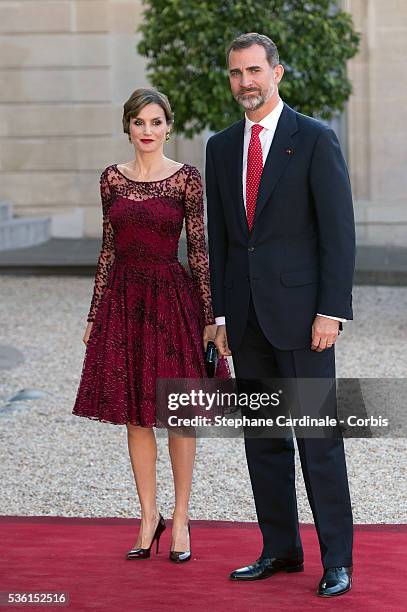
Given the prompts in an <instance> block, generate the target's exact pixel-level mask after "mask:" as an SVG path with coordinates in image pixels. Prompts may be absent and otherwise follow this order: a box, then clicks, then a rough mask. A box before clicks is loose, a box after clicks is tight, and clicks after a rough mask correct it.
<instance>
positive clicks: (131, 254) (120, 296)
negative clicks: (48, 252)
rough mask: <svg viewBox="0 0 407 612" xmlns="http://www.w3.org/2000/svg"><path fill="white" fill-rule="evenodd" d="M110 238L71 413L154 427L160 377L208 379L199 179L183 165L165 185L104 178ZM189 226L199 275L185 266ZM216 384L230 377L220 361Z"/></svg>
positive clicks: (114, 174) (208, 314)
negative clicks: (182, 245)
mask: <svg viewBox="0 0 407 612" xmlns="http://www.w3.org/2000/svg"><path fill="white" fill-rule="evenodd" d="M100 189H101V197H102V208H103V239H102V248H101V251H100V256H99V260H98V265H97V270H96V276H95V285H94V291H93V296H92V302H91V307H90V311H89V315H88V321H93V325H92V329H91V333H90V336H89V340H88V343H87V347H86V355H85V360H84V364H83V369H82V375H81V381H80V384H79V388H78V393H77V397H76V401H75V405H74V408H73V413H74V414H76V415H78V416H85V417H88V418H90V419H97V420H99V421H104V422H108V423H115V424H125V423H132V424H134V425H141V426H143V427H152V426H154V425H155V424H156V383H157V379H159V378H185V379H191V378H198V379H200V378H205V377H207V374H206V371H205V364H204V349H203V337H202V332H203V328H204V326H205V324H210V323H213V312H212V304H211V296H210V284H209V264H208V256H207V251H206V243H205V230H204V216H203V195H202V182H201V177H200V174H199V172H198V170H197V169H196V168H194V167H193V166H189V165H187V164H185V165H184V166H182V167H181V168H180V169H179V170H178V171H177V172H175V173H174V174H173V175H171V176H170V177H168V178H167V179H164V180H162V181H156V182H148V183H147V182H144V183H143V182H139V181H133V180H131V179H130V178H128V177H126V176H125V175H124V174H122V173H121V172H120V171H119V170H118V168H117V166H109V167H108V168H106V170H105V171H104V172H103V173H102V176H101V180H100ZM184 221H185V230H186V237H187V253H188V262H189V266H190V269H191V274H189V273H188V271H187V270H186V269H185V268H184V267H183V266H182V265H181V263H180V262H179V260H178V244H179V238H180V234H181V231H182V228H183V224H184ZM216 377H217V378H230V371H229V367H228V363H227V360H226V359H225V358H221V359H219V360H218V365H217V370H216Z"/></svg>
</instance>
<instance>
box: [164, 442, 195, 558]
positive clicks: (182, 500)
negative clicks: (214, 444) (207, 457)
mask: <svg viewBox="0 0 407 612" xmlns="http://www.w3.org/2000/svg"><path fill="white" fill-rule="evenodd" d="M168 449H169V452H170V457H171V465H172V473H173V475H174V489H175V508H174V514H173V525H172V544H171V550H175V551H177V552H183V551H187V550H189V539H188V531H187V525H188V519H189V517H188V506H189V497H190V494H191V485H192V472H193V467H194V459H195V451H196V439H195V437H188V436H183V435H177V434H173V433H171V432H170V431H169V432H168Z"/></svg>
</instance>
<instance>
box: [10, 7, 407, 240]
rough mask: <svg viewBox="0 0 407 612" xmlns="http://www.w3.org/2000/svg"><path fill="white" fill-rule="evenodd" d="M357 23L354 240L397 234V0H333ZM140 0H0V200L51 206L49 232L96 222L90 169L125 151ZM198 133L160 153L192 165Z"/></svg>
mask: <svg viewBox="0 0 407 612" xmlns="http://www.w3.org/2000/svg"><path fill="white" fill-rule="evenodd" d="M342 6H343V7H344V8H345V9H346V10H348V11H350V12H351V14H352V15H353V18H354V22H355V25H356V27H357V29H358V30H360V31H361V32H362V48H361V52H360V53H359V54H358V55H357V56H356V57H355V58H354V59H353V60H352V61H351V62H350V64H349V74H350V78H351V80H352V82H353V87H354V93H353V95H352V97H351V99H350V101H349V104H348V108H347V113H346V126H345V127H346V131H347V134H346V136H347V137H346V141H347V156H348V161H349V167H350V172H351V178H352V185H353V190H354V195H355V203H356V216H357V221H358V238H359V242H360V243H379V244H386V243H390V244H391V243H393V244H405V243H407V206H406V193H407V171H406V155H405V150H406V145H405V142H406V138H407V123H406V121H405V118H404V115H405V110H404V109H405V108H406V107H407V79H406V60H405V57H406V55H407V0H342ZM141 19H142V4H141V2H140V1H139V0H19V1H18V0H0V47H1V53H0V180H1V185H0V200H10V201H12V202H13V204H14V211H15V212H16V213H17V214H18V215H20V216H30V215H50V216H51V217H52V235H54V236H72V237H80V236H97V235H100V231H101V209H100V201H99V184H98V179H99V175H100V172H101V170H102V169H103V168H104V167H105V166H106V165H108V164H111V163H115V162H124V161H127V160H129V159H131V158H132V157H133V149H132V148H131V147H130V145H129V144H128V141H127V138H126V136H125V135H123V134H122V133H121V113H122V104H123V101H124V100H125V99H126V98H127V97H128V95H129V94H130V92H131V91H132V90H133V89H135V88H136V87H139V86H142V85H147V84H148V83H147V80H146V77H145V61H144V59H143V58H141V57H140V56H138V54H137V52H136V44H137V42H138V40H139V36H138V34H137V33H136V28H137V26H138V24H139V23H140V20H141ZM203 140H204V138H196V139H195V140H194V141H192V142H191V141H186V140H183V139H181V138H177V139H175V138H173V139H172V141H171V142H170V143H169V145H167V146H166V153H167V154H168V155H169V156H171V157H174V158H176V159H178V160H179V161H184V162H190V163H192V164H194V165H197V166H198V167H199V168H200V169H202V167H203V149H204V145H203Z"/></svg>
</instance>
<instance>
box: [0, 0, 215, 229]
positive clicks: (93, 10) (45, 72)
mask: <svg viewBox="0 0 407 612" xmlns="http://www.w3.org/2000/svg"><path fill="white" fill-rule="evenodd" d="M141 18H142V6H141V2H139V1H137V0H132V1H125V0H110V1H109V0H20V1H15V0H13V1H0V47H1V53H0V178H1V186H0V200H10V201H12V202H13V204H14V211H15V213H16V214H17V215H19V216H30V215H44V214H45V215H50V216H51V217H52V230H51V232H52V235H54V236H70V237H80V236H97V235H100V231H101V209H100V201H99V175H100V172H101V170H103V168H104V167H105V166H107V165H108V164H111V163H115V162H125V161H128V160H129V159H132V158H133V156H134V149H133V148H132V147H131V146H130V145H129V143H128V140H127V136H125V135H124V134H123V133H122V131H121V115H122V105H123V102H124V100H126V99H127V97H128V96H129V94H130V93H131V91H133V89H135V88H136V87H140V86H143V85H148V83H147V80H146V77H145V62H144V59H143V58H141V57H140V56H138V54H137V52H136V44H137V41H138V40H139V36H138V35H137V34H136V28H137V25H138V24H139V23H140V20H141ZM166 153H167V154H168V155H170V156H175V157H179V156H180V157H179V159H180V160H181V161H190V162H191V163H195V164H197V165H199V166H200V167H201V166H202V153H203V146H202V144H201V141H200V140H199V139H198V141H197V142H196V143H194V144H192V143H190V142H184V141H182V140H180V141H179V142H177V143H176V142H175V141H174V139H173V141H172V143H170V144H169V145H167V148H166Z"/></svg>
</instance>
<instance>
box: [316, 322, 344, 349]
mask: <svg viewBox="0 0 407 612" xmlns="http://www.w3.org/2000/svg"><path fill="white" fill-rule="evenodd" d="M338 334H339V321H335V320H334V319H328V318H327V317H320V316H319V315H317V316H316V317H315V319H314V323H313V324H312V342H311V350H312V351H316V352H317V353H321V352H322V351H324V350H325V349H326V348H330V347H331V346H332V345H333V344H335V342H336V339H337V337H338Z"/></svg>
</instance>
